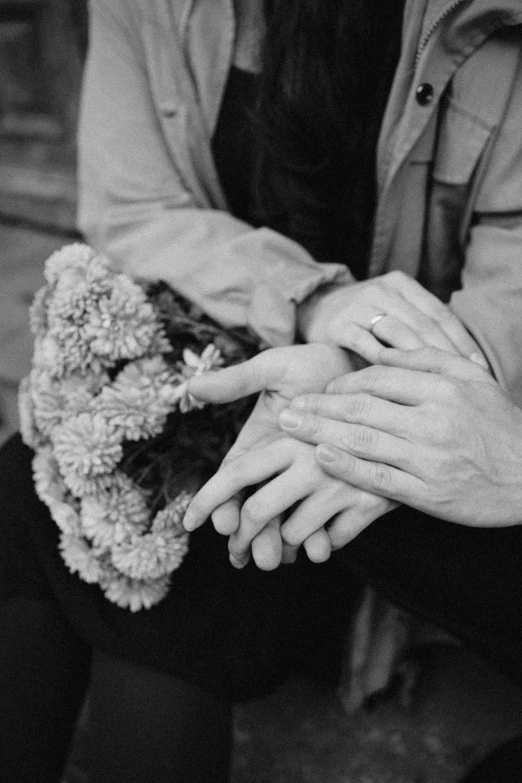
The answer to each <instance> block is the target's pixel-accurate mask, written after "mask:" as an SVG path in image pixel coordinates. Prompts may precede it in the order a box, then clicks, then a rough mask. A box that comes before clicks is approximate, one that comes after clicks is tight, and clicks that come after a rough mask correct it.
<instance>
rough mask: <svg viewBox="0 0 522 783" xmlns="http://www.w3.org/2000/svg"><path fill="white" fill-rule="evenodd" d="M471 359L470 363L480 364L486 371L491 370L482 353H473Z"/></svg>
mask: <svg viewBox="0 0 522 783" xmlns="http://www.w3.org/2000/svg"><path fill="white" fill-rule="evenodd" d="M469 358H470V361H472V362H475V364H480V366H481V367H484V369H485V370H487V369H489V368H488V363H487V361H486V359H485V358H484V357H483V356H482V354H481V353H472V354H471V356H470V357H469Z"/></svg>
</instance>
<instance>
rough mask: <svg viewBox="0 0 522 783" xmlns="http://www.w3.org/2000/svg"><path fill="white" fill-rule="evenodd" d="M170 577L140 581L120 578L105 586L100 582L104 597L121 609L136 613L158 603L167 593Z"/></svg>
mask: <svg viewBox="0 0 522 783" xmlns="http://www.w3.org/2000/svg"><path fill="white" fill-rule="evenodd" d="M169 586H170V577H168V576H165V577H162V578H161V579H154V580H148V581H141V580H137V579H129V578H128V577H126V576H120V577H117V578H114V579H111V580H110V581H109V582H108V583H107V584H104V583H103V582H101V587H102V589H103V591H104V593H105V596H106V597H107V598H108V599H109V601H112V602H113V603H115V604H117V605H118V606H119V607H121V608H122V609H130V611H131V612H138V611H139V610H140V609H150V608H151V607H152V606H154V605H155V604H157V603H159V602H160V601H161V600H162V599H163V598H165V596H166V595H167V593H168V591H169Z"/></svg>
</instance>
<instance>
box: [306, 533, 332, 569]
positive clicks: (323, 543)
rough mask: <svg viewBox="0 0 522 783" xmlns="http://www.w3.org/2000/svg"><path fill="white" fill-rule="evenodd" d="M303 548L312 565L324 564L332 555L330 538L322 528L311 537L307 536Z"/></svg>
mask: <svg viewBox="0 0 522 783" xmlns="http://www.w3.org/2000/svg"><path fill="white" fill-rule="evenodd" d="M303 546H304V548H305V550H306V554H307V555H308V559H309V560H311V561H312V562H313V563H325V562H326V561H327V560H328V559H329V557H330V555H331V553H332V544H331V542H330V537H329V535H328V533H327V532H326V530H325V529H324V527H322V528H320V529H319V530H316V531H315V533H312V535H311V536H308V538H307V539H306V541H305V542H304V544H303Z"/></svg>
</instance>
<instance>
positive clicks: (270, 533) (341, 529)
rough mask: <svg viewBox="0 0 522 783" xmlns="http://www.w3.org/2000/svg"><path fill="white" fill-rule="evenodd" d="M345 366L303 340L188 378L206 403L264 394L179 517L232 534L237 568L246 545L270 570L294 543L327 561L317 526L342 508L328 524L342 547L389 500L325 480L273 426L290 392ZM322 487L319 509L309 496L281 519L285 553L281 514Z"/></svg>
mask: <svg viewBox="0 0 522 783" xmlns="http://www.w3.org/2000/svg"><path fill="white" fill-rule="evenodd" d="M349 370H351V365H350V363H349V361H348V359H347V356H346V354H345V352H344V351H341V350H339V349H335V348H331V347H328V346H324V345H322V346H321V345H308V346H292V347H289V348H277V349H273V350H271V351H266V352H264V353H262V354H260V355H259V356H256V357H255V358H254V359H252V360H251V361H249V362H245V363H244V364H241V365H237V366H236V367H230V368H227V369H226V370H222V371H220V372H217V373H208V374H206V375H202V376H199V377H198V378H194V379H193V380H192V381H191V383H190V391H191V393H192V394H194V396H196V397H198V398H199V399H203V400H206V401H208V402H214V403H223V402H226V401H232V400H234V399H238V398H239V397H242V396H246V395H248V394H252V393H255V392H257V391H259V390H260V389H262V390H263V391H262V393H261V395H260V397H259V400H258V402H257V404H256V407H255V409H254V411H253V412H252V414H251V416H250V418H249V420H248V421H247V422H246V424H245V426H244V427H243V429H242V431H241V433H240V435H239V437H238V439H237V441H236V443H235V444H234V446H233V447H232V449H231V451H230V452H229V454H228V455H227V457H226V459H225V461H224V462H223V465H222V466H221V468H220V470H219V471H218V472H217V474H216V475H215V476H214V477H213V478H212V479H211V480H210V481H209V482H208V483H207V484H206V485H205V486H204V487H203V488H202V489H201V490H200V492H199V493H198V494H197V496H196V497H195V498H194V500H193V502H192V504H191V506H190V508H189V509H188V511H187V514H186V516H185V521H184V523H185V526H186V528H187V529H191V530H192V529H194V528H196V527H198V526H200V525H201V524H203V522H204V521H205V520H206V519H207V518H208V516H209V515H211V516H212V520H213V522H214V526H215V527H216V530H218V532H220V533H222V534H224V535H229V536H231V538H230V544H229V548H230V552H231V559H232V562H233V563H234V564H235V565H239V566H241V565H244V564H245V563H246V562H247V560H248V557H249V552H250V546H251V545H252V552H253V556H254V559H255V561H256V563H257V564H258V565H259V566H260V567H261V568H275V567H276V566H277V565H278V564H279V562H281V558H282V557H284V559H285V560H287V561H289V560H291V559H292V558H293V557H295V549H296V547H298V546H299V545H300V544H301V543H303V542H304V545H305V549H306V551H307V553H308V555H309V557H311V559H313V560H324V559H326V558H327V557H328V556H329V552H330V538H329V537H328V536H327V535H326V533H325V532H324V530H322V529H321V528H322V525H323V522H326V521H328V520H329V519H331V518H332V517H333V516H335V514H336V513H337V512H338V511H340V510H341V508H343V509H345V508H347V509H349V511H343V513H342V514H341V515H340V517H339V518H338V519H337V520H336V521H335V522H334V524H333V526H332V527H333V528H334V529H333V533H332V531H330V535H331V536H332V538H333V541H334V546H337V545H338V546H342V545H344V543H346V542H347V541H348V540H349V539H350V537H353V535H356V533H357V532H359V529H360V528H359V527H358V525H359V526H360V525H363V526H365V524H367V523H369V522H370V521H372V519H373V518H375V517H376V516H379V515H380V514H382V513H384V511H386V510H388V507H389V504H388V501H383V499H382V498H373V497H372V496H371V495H369V494H368V493H366V492H360V491H359V490H353V488H349V487H347V486H346V484H345V482H340V481H338V480H331V479H330V477H327V476H326V475H325V474H324V472H323V471H322V470H321V469H320V468H319V466H318V465H317V463H316V462H315V459H314V457H313V448H312V447H310V446H306V445H305V444H301V443H299V442H298V441H295V440H293V439H290V438H288V437H287V436H285V435H284V434H283V433H282V432H281V430H280V428H279V425H278V417H279V414H280V412H281V411H282V410H283V408H285V407H287V406H288V404H289V402H290V401H291V399H293V397H295V395H296V394H300V393H303V392H305V393H306V392H307V391H308V392H311V391H319V390H323V389H324V388H325V386H326V384H327V383H328V382H329V381H330V380H332V379H334V378H336V377H338V376H339V375H340V374H342V373H346V372H347V371H349ZM268 479H272V480H271V481H270V483H269V484H266V485H265V486H264V487H262V488H261V489H258V490H257V492H255V493H254V494H253V495H252V496H251V497H250V498H249V499H248V500H247V501H246V503H245V504H244V506H243V508H241V497H240V496H238V495H240V493H241V491H242V490H243V489H244V488H246V487H252V486H256V485H258V484H260V483H261V482H266V481H267V480H268ZM320 491H321V492H322V491H324V495H323V497H322V502H323V501H324V505H323V509H322V512H321V513H317V511H316V506H315V503H314V502H312V500H311V499H310V500H309V501H308V502H307V504H306V505H304V506H303V507H302V508H301V507H300V508H299V509H296V511H295V512H294V514H293V515H292V516H291V517H290V518H289V519H288V520H287V522H286V523H285V526H284V531H285V533H284V534H285V536H286V538H287V540H288V544H289V545H288V547H287V549H286V553H283V549H282V546H283V545H282V540H281V535H280V533H279V516H280V515H281V514H282V512H284V511H285V510H287V509H288V508H290V507H291V506H292V505H293V504H295V503H296V502H298V501H299V500H300V499H302V498H303V497H308V495H312V494H316V493H319V492H320ZM341 498H342V500H341ZM343 503H346V505H345V506H344V507H343V505H342V504H343ZM372 514H373V517H372Z"/></svg>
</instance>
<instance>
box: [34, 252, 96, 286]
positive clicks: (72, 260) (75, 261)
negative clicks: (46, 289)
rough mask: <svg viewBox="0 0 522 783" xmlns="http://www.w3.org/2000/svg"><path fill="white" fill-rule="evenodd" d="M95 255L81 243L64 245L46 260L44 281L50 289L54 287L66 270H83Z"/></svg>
mask: <svg viewBox="0 0 522 783" xmlns="http://www.w3.org/2000/svg"><path fill="white" fill-rule="evenodd" d="M95 255H96V253H95V251H94V250H93V249H92V247H89V245H85V244H83V243H81V242H73V243H72V244H69V245H64V247H62V248H61V249H60V250H56V251H55V252H54V253H53V254H52V255H51V256H49V258H48V259H47V261H46V263H45V271H44V275H45V279H46V280H47V282H48V284H49V285H50V286H51V287H54V286H55V285H56V284H57V283H58V282H59V281H60V280H63V278H64V274H65V273H66V272H67V271H68V270H70V269H75V268H80V269H81V268H83V269H85V268H86V267H87V266H88V265H89V264H90V263H91V262H92V259H93V258H94V257H95Z"/></svg>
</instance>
